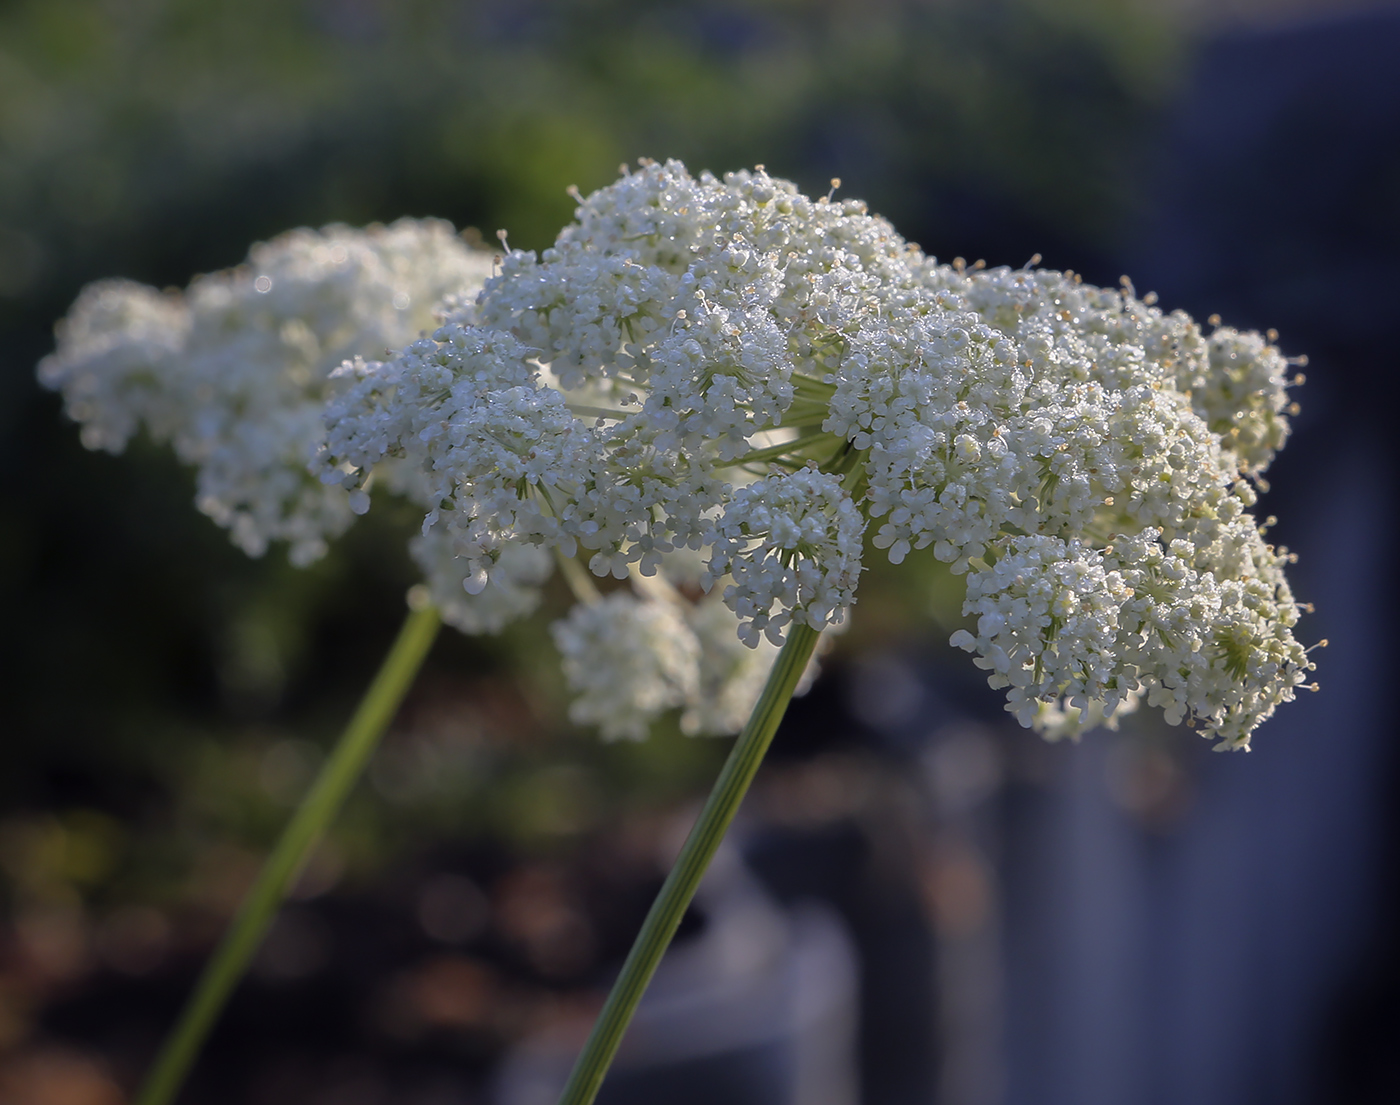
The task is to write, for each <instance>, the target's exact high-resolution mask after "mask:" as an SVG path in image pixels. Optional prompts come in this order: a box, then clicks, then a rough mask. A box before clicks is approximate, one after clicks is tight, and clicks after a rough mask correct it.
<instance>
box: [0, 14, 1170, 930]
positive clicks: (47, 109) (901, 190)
mask: <svg viewBox="0 0 1400 1105" xmlns="http://www.w3.org/2000/svg"><path fill="white" fill-rule="evenodd" d="M1180 55H1181V50H1180V41H1179V39H1178V36H1177V35H1176V34H1175V32H1174V31H1173V30H1172V29H1171V28H1170V27H1169V26H1167V25H1165V24H1164V23H1162V22H1161V21H1160V20H1159V19H1158V18H1156V17H1154V16H1153V15H1151V14H1150V13H1149V12H1148V11H1147V10H1146V8H1145V6H1143V5H1140V4H1136V3H1132V2H1129V0H980V2H979V0H966V2H961V3H959V2H953V0H945V2H941V3H935V2H915V0H866V2H862V3H856V2H854V0H813V2H807V3H803V2H799V0H756V2H753V3H748V4H740V3H720V2H713V0H703V2H685V3H681V2H671V0H658V2H641V0H599V2H592V3H583V2H577V0H576V2H567V0H553V2H545V0H534V2H530V0H521V2H506V0H498V2H484V0H482V2H470V0H457V2H447V0H404V2H397V3H391V2H389V0H297V2H288V0H278V2H273V0H240V2H239V3H236V4H235V3H231V2H229V0H12V2H11V3H9V4H7V5H5V6H4V7H3V8H0V338H3V340H0V463H2V464H3V467H4V470H5V471H6V473H7V476H8V478H7V479H6V480H5V481H4V483H3V484H2V485H0V526H3V540H0V604H3V606H2V608H3V611H4V615H3V626H4V631H5V632H4V634H3V645H0V649H3V651H2V652H0V670H3V671H4V673H5V681H6V686H7V694H6V695H5V700H4V704H3V709H4V711H5V725H4V727H5V730H6V737H5V740H4V742H3V745H0V758H2V759H0V825H3V829H2V830H0V836H3V840H4V841H5V842H7V843H5V846H4V857H3V858H4V869H5V871H6V872H7V873H8V876H9V878H8V883H7V885H8V887H9V894H10V898H11V902H12V904H13V905H14V906H15V907H16V908H17V909H24V908H29V906H30V905H33V904H34V903H36V902H41V901H47V900H49V899H52V898H54V896H55V895H57V896H58V897H59V898H63V897H64V896H65V895H68V896H70V897H71V896H72V895H74V894H76V895H78V896H80V897H81V898H82V899H83V900H85V901H87V902H88V905H89V907H90V908H92V909H95V910H97V911H99V912H100V911H101V910H103V909H106V908H108V906H109V905H110V904H112V903H115V902H118V901H122V900H127V899H131V898H135V899H138V900H146V901H153V902H159V903H163V904H166V905H170V906H172V907H178V906H179V905H180V903H182V902H184V903H186V904H189V903H191V902H194V903H196V904H197V903H198V902H200V901H203V902H206V904H207V905H208V906H209V908H210V909H213V910H215V911H216V912H217V911H218V910H221V909H227V908H228V907H229V905H230V904H231V901H232V899H231V898H230V896H229V892H227V888H225V890H219V889H218V888H217V887H216V888H215V889H214V890H209V889H208V886H207V885H206V883H207V882H208V880H205V882H204V883H202V882H201V881H200V880H201V878H202V876H201V875H200V872H201V871H203V870H206V869H208V870H214V869H217V870H223V871H225V872H229V871H234V872H235V874H236V872H237V871H238V870H241V869H240V868H239V865H238V863H237V862H234V861H233V860H231V859H230V858H229V855H230V854H231V853H228V852H227V851H222V852H221V851H219V849H235V850H238V849H241V850H243V851H242V852H241V853H240V854H244V855H245V856H246V855H251V854H252V853H255V852H256V851H257V850H259V849H261V848H263V847H264V846H265V845H266V844H267V843H268V842H269V841H270V840H271V839H272V838H273V836H274V834H275V833H276V832H277V830H278V829H279V827H280V825H281V823H282V821H283V819H284V818H285V816H286V811H287V809H288V806H289V805H290V803H291V802H293V801H294V800H295V798H296V795H297V794H298V793H299V789H300V787H301V786H303V785H304V784H305V782H306V780H307V779H308V777H309V773H310V772H311V771H312V770H313V769H314V765H315V762H316V758H317V756H318V755H319V751H318V750H319V749H320V748H321V747H322V746H323V744H324V742H326V741H327V740H329V739H330V737H331V735H332V734H333V733H334V732H335V731H336V729H337V727H338V726H339V724H340V723H341V722H342V721H343V719H344V717H345V716H346V715H347V713H348V712H349V710H350V708H351V706H352V703H353V700H354V698H355V697H356V696H357V695H358V693H359V691H360V689H361V688H362V687H363V686H364V685H365V683H366V681H367V679H368V676H369V675H370V673H371V672H372V670H373V669H374V667H375V665H376V664H377V662H378V660H379V657H380V655H381V654H382V652H383V650H384V648H385V647H386V645H387V642H388V640H389V637H390V635H391V633H392V631H393V628H394V626H395V625H396V623H397V621H398V619H399V617H400V616H401V610H402V595H403V592H404V589H405V588H406V587H407V586H408V585H409V584H410V583H411V582H412V576H411V572H410V569H409V567H408V565H407V563H406V560H405V558H404V556H403V553H402V534H403V532H404V531H405V526H406V521H407V520H406V519H403V518H394V517H384V516H382V515H381V514H380V513H379V512H376V517H375V518H373V519H371V520H370V522H369V523H368V524H364V525H361V526H359V527H357V529H356V530H355V531H354V532H353V533H352V534H351V535H350V536H349V537H348V538H347V539H346V540H345V541H343V542H342V543H341V545H340V547H338V548H337V549H336V550H335V551H334V552H333V554H332V555H331V556H330V557H328V558H327V559H326V560H325V561H324V562H322V563H321V564H319V565H317V566H315V567H314V568H312V569H311V570H309V571H297V570H295V569H292V568H291V567H289V566H288V565H287V564H286V562H285V560H284V559H283V558H282V557H281V555H280V553H276V552H274V554H272V555H270V556H269V557H267V558H266V559H264V560H261V561H249V560H247V559H246V558H244V557H243V556H242V554H240V553H238V552H237V551H236V550H234V549H233V548H232V547H231V546H230V545H229V544H228V543H227V541H226V540H225V538H224V535H223V534H222V533H221V532H219V531H218V530H216V529H215V527H214V526H213V525H212V524H211V523H209V522H208V521H207V520H206V519H204V518H202V517H200V516H199V515H198V514H196V513H195V512H194V511H193V510H192V509H191V507H190V504H191V502H192V498H193V493H192V482H191V480H190V478H189V475H188V474H187V473H185V472H183V471H181V470H179V469H178V467H177V466H176V465H175V464H174V462H173V461H172V460H171V459H170V458H169V457H168V456H166V455H165V454H164V452H162V451H160V450H157V449H154V448H152V447H150V446H149V445H147V444H144V443H138V444H137V445H136V446H135V447H134V448H133V449H132V450H131V451H130V452H129V453H128V454H126V455H124V456H123V457H121V458H115V459H114V458H111V457H108V456H105V455H94V454H89V453H85V452H84V451H83V450H82V449H81V448H80V446H79V445H78V442H77V435H76V434H75V433H74V432H73V430H72V428H71V426H67V425H65V424H63V423H62V421H61V419H60V416H59V410H58V403H57V401H56V400H55V398H54V397H52V396H49V395H45V394H43V393H41V392H40V391H39V390H38V388H37V385H35V384H34V382H33V365H34V363H35V362H36V361H37V359H38V358H39V357H40V356H42V355H43V354H44V353H45V352H46V351H47V349H48V348H49V347H50V346H49V342H50V338H49V331H50V327H51V326H52V323H53V321H54V319H55V318H57V317H58V316H59V315H61V314H62V313H63V311H64V310H65V309H66V306H67V304H68V303H69V302H70V301H71V299H72V298H73V296H74V295H75V294H76V292H77V290H78V289H79V287H80V286H81V285H82V284H83V283H84V282H86V281H88V280H91V279H94V278H98V277H102V276H108V275H125V276H130V277H134V278H137V279H140V280H145V281H148V282H152V283H155V284H160V285H165V284H183V283H185V282H186V281H187V280H188V278H189V276H190V275H191V273H193V272H196V271H200V270H209V269H212V268H218V267H222V266H225V265H229V264H232V263H235V262H237V261H238V260H239V259H240V258H241V257H242V256H243V254H244V252H245V251H246V249H247V246H248V243H249V242H251V241H252V240H254V239H257V238H263V237H267V236H270V235H272V234H275V233H277V232H279V231H281V230H283V229H285V228H287V227H289V226H293V225H298V224H321V223H324V222H328V221H332V220H338V221H343V222H347V223H351V224H363V223H366V222H369V221H372V220H376V219H379V220H387V219H392V218H394V217H397V216H399V215H402V214H414V215H426V214H431V215H439V216H443V217H447V218H450V219H453V220H454V221H455V222H457V223H458V224H459V225H463V224H466V225H474V226H478V227H481V228H483V229H484V230H485V231H486V237H488V238H489V237H490V235H491V233H492V232H493V231H494V230H495V229H496V228H497V227H505V228H508V230H509V232H510V241H511V244H512V245H515V246H525V247H530V248H535V247H540V246H543V245H545V244H547V243H548V242H549V241H550V239H551V238H552V236H553V234H554V232H555V231H556V230H557V228H558V227H559V226H560V225H562V224H563V223H564V222H566V221H567V220H568V219H569V217H570V214H571V209H572V201H570V200H569V199H568V197H567V195H566V192H565V188H566V186H568V185H570V184H577V185H579V186H580V187H581V188H583V189H584V190H589V189H592V188H595V187H598V186H600V185H602V184H605V183H607V182H608V181H609V180H611V179H612V178H613V177H614V176H615V174H616V172H617V166H618V163H619V162H621V161H624V160H629V159H633V158H636V157H638V156H642V155H648V156H653V157H669V156H677V157H681V158H683V159H685V160H686V161H687V163H688V164H690V166H691V167H692V168H693V169H699V168H701V167H710V168H713V169H715V170H716V171H722V170H725V169H730V168H736V167H739V166H742V165H749V164H753V163H756V162H763V163H766V165H767V166H768V167H769V168H770V169H771V170H772V171H774V172H776V173H778V174H781V175H785V176H789V177H792V178H794V179H796V180H797V181H798V182H799V183H800V184H801V185H803V186H804V187H805V188H807V189H809V190H813V191H820V192H824V191H825V190H826V189H827V187H828V184H827V181H828V180H829V178H831V177H833V176H839V177H841V178H842V180H843V185H842V190H843V192H844V193H845V194H850V195H859V196H862V197H863V198H866V199H868V200H869V201H870V203H871V205H872V207H873V208H874V209H875V210H877V211H880V212H882V213H884V214H886V215H888V216H889V217H890V218H891V219H892V220H893V221H894V222H895V224H896V225H897V226H898V227H899V228H900V229H901V230H902V231H904V232H905V233H906V234H907V235H908V236H909V237H911V238H913V239H916V240H919V241H922V242H923V243H924V245H925V246H926V248H928V249H929V250H930V251H931V252H934V253H938V254H942V255H951V254H954V253H965V254H967V255H969V256H987V257H988V259H989V260H990V261H992V262H993V263H1000V262H1011V263H1020V262H1021V261H1023V260H1024V259H1025V258H1026V257H1027V256H1029V254H1030V253H1031V252H1032V251H1033V250H1036V249H1039V250H1041V251H1042V252H1044V253H1045V254H1046V259H1047V263H1050V264H1054V265H1059V266H1066V265H1073V266H1074V267H1079V268H1085V267H1087V268H1089V271H1090V275H1091V276H1098V277H1099V278H1100V279H1104V280H1108V281H1112V280H1113V279H1114V277H1116V275H1117V274H1116V272H1115V273H1103V274H1099V273H1095V272H1094V271H1093V268H1092V266H1093V265H1094V264H1095V263H1096V259H1098V258H1101V257H1103V256H1106V255H1107V252H1108V250H1109V249H1110V248H1111V246H1112V243H1113V241H1114V237H1115V234H1116V233H1117V232H1118V229H1119V227H1120V226H1121V225H1122V221H1123V218H1124V216H1125V215H1126V214H1127V213H1129V212H1130V211H1131V210H1132V207H1133V190H1132V187H1131V184H1132V181H1133V179H1134V173H1135V172H1136V166H1137V158H1138V156H1139V153H1140V152H1141V150H1142V148H1143V144H1144V143H1145V141H1146V139H1147V137H1148V135H1149V133H1150V129H1151V124H1152V121H1153V118H1154V113H1155V112H1156V111H1157V110H1158V108H1159V106H1160V105H1161V104H1162V103H1163V102H1164V100H1165V98H1166V95H1167V93H1168V91H1169V90H1170V88H1171V85H1172V82H1173V80H1174V79H1175V75H1176V71H1177V65H1178V60H1179V58H1180ZM934 574H936V573H934ZM918 586H919V585H916V584H912V583H911V577H910V576H909V575H908V574H905V575H902V576H900V577H898V578H896V577H892V576H890V575H889V573H888V572H886V571H884V570H883V569H881V568H876V569H874V570H872V572H871V578H870V580H869V583H868V584H867V587H866V593H867V595H868V600H866V599H863V605H862V608H861V610H860V611H858V613H857V617H856V629H855V630H854V631H853V639H855V640H860V639H862V638H864V639H869V638H870V637H871V636H874V635H887V634H899V633H904V634H911V633H916V632H923V631H924V630H925V629H926V626H924V627H921V624H920V619H922V618H924V617H925V615H926V613H927V611H928V609H929V607H928V600H927V598H926V596H925V595H924V594H923V593H922V592H921V593H919V594H918V595H917V597H916V598H915V599H914V600H913V601H911V598H910V593H911V590H917V588H918ZM940 594H941V596H942V597H941V601H940V603H939V604H938V609H939V611H940V617H941V618H942V619H943V620H944V621H945V622H946V621H948V620H950V619H951V618H953V617H955V616H956V598H955V597H950V596H951V592H949V590H948V588H947V587H946V585H945V586H944V588H943V590H942V591H941V592H940ZM558 598H559V599H560V602H556V603H555V606H556V607H558V606H559V605H561V604H562V595H561V596H558ZM546 622H547V617H545V616H541V617H537V618H535V619H533V620H532V621H530V622H528V623H526V624H524V625H521V626H519V627H517V628H516V629H514V630H512V631H511V632H510V633H508V634H507V635H506V636H505V637H504V638H502V639H500V640H485V641H468V640H466V639H463V638H460V637H455V636H450V637H445V638H444V641H443V643H442V644H441V645H440V646H439V647H438V649H437V650H436V652H435V655H434V659H433V661H432V662H431V664H430V669H429V671H428V672H427V674H426V675H425V677H424V678H423V680H422V682H421V684H420V687H419V688H418V690H417V692H416V693H415V694H414V696H413V698H412V700H411V701H410V704H409V706H408V708H407V710H406V712H405V715H404V717H403V718H402V719H401V720H400V722H399V724H398V726H397V727H396V732H395V734H394V735H393V736H392V737H391V739H390V741H389V743H388V745H387V746H386V748H385V749H384V751H383V753H382V754H381V755H380V756H379V758H378V760H377V761H376V763H375V765H374V768H373V770H372V772H371V784H372V785H371V786H369V787H365V788H361V791H360V793H359V794H358V795H357V797H356V799H355V801H354V803H353V806H352V808H351V809H350V810H349V811H348V813H347V816H346V817H345V818H344V819H343V824H342V825H341V826H340V828H339V829H338V830H337V835H336V839H335V841H334V842H333V846H334V849H335V850H336V851H337V854H338V856H339V857H340V858H339V859H338V860H337V861H336V862H338V863H340V864H341V866H342V867H344V866H345V865H347V864H348V865H349V869H350V870H351V871H354V870H361V871H364V872H372V871H373V870H375V869H376V867H377V866H378V865H380V864H382V863H383V862H385V860H386V859H387V858H388V857H390V856H392V855H394V854H397V853H398V852H399V851H401V850H403V849H411V848H413V847H417V846H420V845H421V844H422V843H423V842H424V841H428V840H432V839H435V838H436V837H439V836H442V835H444V834H447V835H452V834H458V835H471V834H488V835H493V836H496V837H499V838H502V839H506V840H509V841H510V842H512V844H513V845H515V846H519V847H522V848H527V849H528V848H533V847H548V846H549V842H550V841H553V840H558V839H560V838H564V837H570V836H572V835H574V834H577V833H580V832H585V831H587V830H588V829H589V828H590V827H591V826H593V825H595V824H597V823H598V821H599V820H600V819H601V818H603V817H604V816H606V815H607V813H608V811H610V810H614V809H616V808H617V807H618V806H619V804H626V803H629V802H631V803H637V802H639V803H642V804H662V803H665V802H668V801H672V800H675V799H676V798H678V797H679V796H683V795H685V794H688V793H691V792H692V791H693V790H694V789H695V788H696V787H703V786H705V785H707V783H708V780H709V777H710V775H711V774H712V772H713V770H714V767H715V765H716V764H717V762H718V758H719V757H720V756H721V755H722V754H723V751H724V747H723V745H724V742H705V741H699V742H696V741H687V740H684V739H683V738H681V737H680V736H679V735H678V734H677V733H676V732H675V731H670V732H662V733H658V734H656V735H654V736H653V738H652V739H651V740H650V741H649V742H646V743H645V744H642V745H636V746H633V745H627V746H613V747H601V746H599V745H598V744H597V742H596V741H595V740H594V739H593V738H592V737H591V736H588V735H586V734H577V733H571V732H570V731H569V730H568V727H567V726H566V725H565V723H564V722H563V720H562V716H563V710H562V705H563V702H562V688H561V687H560V686H559V677H558V675H557V671H556V667H555V656H554V653H553V650H552V648H551V647H550V645H549V643H548V637H547V633H546V631H545V624H546ZM93 826H105V828H103V829H101V831H96V830H94V829H93ZM118 826H120V829H119V828H118ZM93 841H101V842H103V843H101V844H100V846H99V845H94V844H93V843H92V842H93ZM55 842H57V843H55ZM94 848H96V851H94ZM103 849H105V850H103ZM99 852H100V855H99ZM94 857H96V858H94ZM211 857H213V858H211ZM35 872H38V874H36V873H35ZM211 877H212V876H211ZM230 877H232V876H230ZM215 881H216V882H217V880H215ZM237 882H238V879H237V877H233V885H234V889H233V891H232V893H233V894H236V884H237ZM60 885H61V886H63V887H67V888H68V889H67V890H65V891H63V892H62V893H60V891H59V890H57V889H55V887H57V886H60ZM201 887H204V889H201ZM201 894H204V895H205V897H204V898H201V897H200V895H201Z"/></svg>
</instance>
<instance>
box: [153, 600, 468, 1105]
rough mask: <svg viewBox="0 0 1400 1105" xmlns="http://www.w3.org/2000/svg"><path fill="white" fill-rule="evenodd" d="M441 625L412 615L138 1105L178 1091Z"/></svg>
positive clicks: (427, 615)
mask: <svg viewBox="0 0 1400 1105" xmlns="http://www.w3.org/2000/svg"><path fill="white" fill-rule="evenodd" d="M440 625H441V618H440V617H439V615H438V612H437V611H436V610H435V609H434V608H433V607H431V606H429V605H426V604H423V605H420V606H418V608H416V609H413V610H411V611H410V612H409V615H408V617H407V619H406V620H405V621H404V624H403V628H402V629H400V630H399V635H398V637H397V639H396V640H395V641H394V644H393V646H392V647H391V648H390V650H389V654H388V655H387V656H386V657H385V658H384V662H383V664H381V665H380V668H379V671H378V673H377V674H376V675H375V677H374V681H373V682H372V683H371V684H370V686H369V690H367V691H366V692H365V696H364V698H363V699H361V701H360V705H359V708H358V709H357V710H356V711H355V714H354V716H353V717H352V718H351V719H350V723H349V724H348V725H347V726H346V727H345V731H344V733H342V734H341V737H340V740H339V742H338V743H337V744H336V746H335V750H334V751H333V752H332V753H331V755H330V757H329V758H328V759H327V760H326V763H325V765H324V766H323V767H322V768H321V773H320V775H318V776H317V778H316V781H315V782H314V783H313V784H312V786H311V789H310V790H309V791H308V792H307V794H306V797H305V798H303V799H302V802H301V805H300V807H298V809H297V811H296V814H295V815H294V816H293V817H292V820H291V822H290V823H289V824H288V825H287V828H286V829H285V830H284V831H283V833H282V838H281V839H280V840H279V841H278V842H277V845H276V847H275V848H273V850H272V854H271V855H270V856H268V858H267V861H266V862H265V863H264V864H263V867H262V870H261V871H260V872H258V878H257V881H256V882H255V883H254V884H253V886H252V889H250V890H249V891H248V894H247V897H245V898H244V900H243V904H242V905H241V906H240V907H239V910H238V913H237V915H236V916H235V917H234V919H233V921H232V923H231V924H230V925H229V928H228V932H227V933H225V935H224V939H223V941H222V943H220V945H219V947H218V949H217V950H216V951H215V953H214V955H213V958H211V959H210V960H209V963H208V965H207V966H206V967H205V968H204V973H203V974H202V975H201V976H200V979H199V982H198V984H197V985H196V987H195V991H194V994H193V995H192V996H191V997H190V1000H189V1002H188V1003H187V1004H186V1006H185V1008H184V1011H183V1012H182V1013H181V1014H180V1019H179V1021H178V1022H177V1023H176V1025H175V1027H174V1028H173V1029H172V1030H171V1032H170V1035H169V1036H168V1037H167V1038H166V1040H165V1043H164V1045H163V1046H162V1047H161V1050H160V1054H159V1055H158V1056H157V1057H156V1061H155V1063H154V1064H153V1065H152V1067H151V1070H150V1073H149V1074H148V1075H147V1076H146V1081H145V1084H144V1085H143V1086H142V1087H141V1090H140V1092H139V1093H138V1094H137V1095H136V1098H135V1100H134V1105H168V1103H169V1102H171V1101H173V1100H174V1098H175V1095H176V1094H177V1093H178V1092H179V1090H180V1086H181V1084H182V1083H183V1082H184V1080H185V1076H186V1075H187V1074H188V1073H189V1069H190V1067H191V1066H192V1065H193V1063H194V1060H195V1057H196V1056H197V1055H198V1054H199V1050H200V1048H201V1046H202V1045H203V1043H204V1040H205V1038H206V1037H207V1036H208V1035H209V1031H210V1029H212V1028H213V1026H214V1022H215V1021H216V1020H217V1019H218V1016H219V1013H220V1012H221V1011H222V1010H223V1007H224V1005H225V1004H226V1003H227V1001H228V999H229V995H230V994H231V993H232V992H233V989H234V987H235V986H237V984H238V981H239V979H241V978H242V977H243V975H244V973H245V972H246V971H247V969H248V964H249V962H250V961H251V960H252V958H253V955H254V954H255V953H256V952H257V950H258V948H259V946H260V945H261V944H262V941H263V937H264V936H265V935H266V934H267V930H268V927H269V926H270V925H271V924H272V920H273V918H274V917H275V916H276V914H277V910H278V908H279V907H280V906H281V904H282V901H283V899H285V898H286V896H287V892H288V891H289V890H290V889H291V887H292V886H293V884H294V882H295V880H296V877H297V875H298V874H300V872H301V870H302V868H303V867H304V866H305V864H306V860H307V858H308V857H309V856H310V854H311V851H312V849H313V848H314V847H315V846H316V844H317V842H318V841H319V840H320V839H321V837H322V835H323V834H324V833H325V830H326V828H327V826H329V825H330V823H331V821H332V820H334V818H335V816H336V814H337V813H338V812H339V811H340V808H341V806H342V805H344V803H345V799H346V796H347V795H348V794H349V793H350V790H351V788H352V787H353V786H354V785H355V783H356V781H357V780H358V779H359V777H360V775H361V773H362V772H363V771H364V768H365V764H366V763H367V762H368V761H369V757H370V755H371V754H372V753H373V752H374V750H375V748H376V747H377V746H378V744H379V740H380V738H381V737H382V736H383V735H384V731H385V730H386V729H387V728H388V727H389V723H390V722H391V721H392V720H393V718H394V714H395V713H397V712H398V708H399V705H400V703H402V701H403V698H404V695H405V694H406V693H407V692H408V688H409V687H410V686H412V684H413V680H414V678H415V677H416V676H417V674H418V670H419V668H421V667H422V665H423V660H424V658H425V657H426V656H427V655H428V650H429V648H431V647H432V643H433V641H434V640H435V639H436V637H437V632H438V628H439V627H440Z"/></svg>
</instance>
